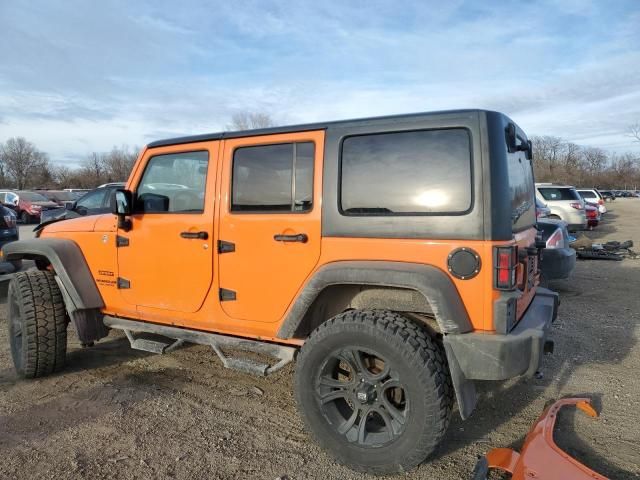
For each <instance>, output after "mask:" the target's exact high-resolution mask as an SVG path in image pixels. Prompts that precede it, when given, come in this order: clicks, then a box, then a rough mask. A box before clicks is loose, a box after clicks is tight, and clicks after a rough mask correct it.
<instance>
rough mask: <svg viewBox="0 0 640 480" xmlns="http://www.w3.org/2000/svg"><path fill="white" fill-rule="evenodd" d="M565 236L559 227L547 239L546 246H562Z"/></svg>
mask: <svg viewBox="0 0 640 480" xmlns="http://www.w3.org/2000/svg"><path fill="white" fill-rule="evenodd" d="M563 240H564V236H563V235H562V230H560V229H559V228H558V229H557V230H556V231H555V232H553V235H551V236H550V237H549V238H548V239H547V243H546V246H545V248H562V245H563V243H564V242H563Z"/></svg>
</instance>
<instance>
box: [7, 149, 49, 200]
mask: <svg viewBox="0 0 640 480" xmlns="http://www.w3.org/2000/svg"><path fill="white" fill-rule="evenodd" d="M0 160H1V163H2V165H3V174H6V176H7V177H8V179H9V180H11V181H12V182H13V183H14V185H15V186H16V187H17V188H19V189H23V188H26V187H28V186H40V185H37V184H36V183H37V182H39V181H42V178H39V177H43V174H44V177H48V176H49V173H50V168H49V160H48V158H47V155H46V154H45V153H43V152H41V151H39V150H38V149H37V148H36V146H35V145H34V144H33V143H31V142H29V141H27V140H26V139H25V138H24V137H14V138H10V139H9V140H7V141H6V142H5V143H4V144H0Z"/></svg>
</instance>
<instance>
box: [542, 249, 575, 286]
mask: <svg viewBox="0 0 640 480" xmlns="http://www.w3.org/2000/svg"><path fill="white" fill-rule="evenodd" d="M575 266H576V251H575V250H574V249H573V248H545V249H544V250H543V251H542V261H541V262H540V270H541V271H542V276H543V277H544V278H545V279H547V280H558V279H562V278H569V274H570V273H571V272H572V271H573V269H574V267H575Z"/></svg>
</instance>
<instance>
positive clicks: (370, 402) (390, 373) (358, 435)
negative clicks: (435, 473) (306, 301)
mask: <svg viewBox="0 0 640 480" xmlns="http://www.w3.org/2000/svg"><path fill="white" fill-rule="evenodd" d="M296 397H297V400H298V408H299V410H300V413H301V415H302V417H303V419H304V420H305V423H306V425H307V427H308V429H309V430H310V431H311V433H312V434H313V435H314V436H315V438H316V440H317V441H318V443H319V444H320V445H321V446H322V447H323V448H325V449H326V450H328V451H329V452H330V453H331V454H332V455H333V456H334V457H335V458H336V459H337V460H338V461H340V462H341V463H343V464H345V465H347V466H348V467H350V468H352V469H354V470H358V471H361V472H368V473H374V474H389V473H395V472H404V471H407V470H409V469H411V468H414V467H416V466H417V465H418V464H420V463H421V462H423V461H424V460H425V458H426V457H428V456H429V455H430V454H431V453H432V452H433V451H434V450H435V449H436V447H437V446H438V444H439V443H440V441H441V440H442V438H443V436H444V433H445V431H446V429H447V426H448V424H449V419H450V417H451V410H452V406H453V388H452V385H451V378H450V376H449V372H448V368H447V364H446V360H445V354H444V351H443V349H442V347H441V346H439V345H438V344H436V343H435V342H434V341H433V340H432V339H431V337H430V336H429V334H428V333H427V332H426V330H425V329H423V328H422V327H421V326H420V325H418V324H416V323H414V322H412V321H410V320H409V319H407V318H405V317H403V316H401V315H399V314H397V313H394V312H388V311H382V310H352V311H348V312H345V313H343V314H341V315H338V316H336V317H334V318H332V319H330V320H329V321H327V322H326V323H324V324H322V325H321V326H319V327H318V328H317V329H316V330H315V331H314V332H313V333H312V334H311V336H310V337H309V339H308V340H307V341H306V342H305V344H304V346H303V347H302V349H301V351H300V355H299V356H298V362H297V366H296Z"/></svg>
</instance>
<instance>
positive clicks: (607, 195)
mask: <svg viewBox="0 0 640 480" xmlns="http://www.w3.org/2000/svg"><path fill="white" fill-rule="evenodd" d="M598 191H599V192H600V195H602V198H604V201H605V202H612V201H614V200H615V199H616V196H615V195H614V193H613V192H612V191H611V190H598Z"/></svg>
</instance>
